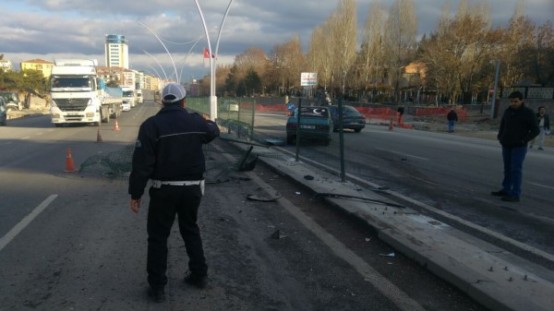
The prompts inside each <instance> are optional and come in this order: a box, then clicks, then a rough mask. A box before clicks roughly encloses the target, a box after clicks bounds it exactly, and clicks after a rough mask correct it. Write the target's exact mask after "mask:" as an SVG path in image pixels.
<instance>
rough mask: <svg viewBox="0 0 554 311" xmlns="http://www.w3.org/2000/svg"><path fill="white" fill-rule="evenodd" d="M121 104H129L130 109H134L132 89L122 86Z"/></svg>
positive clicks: (133, 92)
mask: <svg viewBox="0 0 554 311" xmlns="http://www.w3.org/2000/svg"><path fill="white" fill-rule="evenodd" d="M121 89H122V90H123V103H125V104H129V106H131V108H133V107H135V104H136V103H135V89H134V88H132V87H126V86H123V87H122V88H121Z"/></svg>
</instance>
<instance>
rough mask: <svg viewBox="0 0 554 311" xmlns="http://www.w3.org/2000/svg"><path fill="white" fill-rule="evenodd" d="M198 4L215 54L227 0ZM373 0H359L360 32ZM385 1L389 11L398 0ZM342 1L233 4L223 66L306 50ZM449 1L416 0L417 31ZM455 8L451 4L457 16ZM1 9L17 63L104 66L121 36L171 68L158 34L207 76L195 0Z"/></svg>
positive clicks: (505, 9) (544, 3)
mask: <svg viewBox="0 0 554 311" xmlns="http://www.w3.org/2000/svg"><path fill="white" fill-rule="evenodd" d="M483 1H484V0H483ZM516 1H517V0H510V1H506V0H488V3H489V6H490V8H491V16H492V20H493V25H505V24H506V23H507V22H508V20H509V18H510V17H511V15H512V14H513V12H514V10H515V7H516ZM199 2H200V4H201V6H202V9H203V12H204V17H205V20H206V23H207V24H208V27H209V28H208V30H209V35H210V37H211V43H212V48H213V49H215V43H216V39H217V34H218V32H219V26H220V24H221V21H222V18H223V16H224V13H225V9H226V8H227V5H228V4H229V0H210V1H199ZM371 2H372V0H357V1H356V4H357V8H358V25H359V30H360V32H361V30H362V28H363V25H364V24H365V22H366V17H367V14H368V10H369V5H370V3H371ZM380 2H381V3H382V5H383V6H384V7H386V8H388V7H389V6H390V4H391V3H392V2H393V0H381V1H380ZM479 2H480V1H477V0H474V1H470V3H479ZM337 3H338V2H337V1H329V0H325V1H323V0H301V1H299V0H279V1H260V0H234V1H233V3H232V6H231V9H230V11H229V15H228V17H227V19H226V21H225V25H224V28H223V32H222V36H221V41H220V51H219V55H218V56H219V57H218V62H219V63H220V64H221V63H232V62H233V60H234V57H235V56H236V55H237V54H240V53H242V52H244V51H245V50H246V49H248V48H250V47H260V48H262V49H263V50H264V51H266V52H267V53H269V52H270V51H271V50H272V48H273V47H274V46H275V45H277V44H282V43H284V42H286V41H288V40H290V39H291V38H292V37H294V36H299V37H300V39H301V42H302V44H303V47H304V48H307V47H308V44H309V40H310V36H311V33H312V31H313V30H314V29H315V27H317V26H318V25H320V24H322V23H323V22H324V21H325V20H326V19H327V18H328V17H329V16H330V15H331V14H332V12H333V11H334V10H335V9H336V7H337ZM444 3H445V2H444V1H439V0H417V1H415V0H414V6H415V8H416V15H417V16H418V31H419V33H420V34H422V33H429V32H431V31H432V30H433V29H435V27H436V25H437V23H438V17H439V16H440V14H441V12H442V6H443V4H444ZM458 3H459V1H455V0H452V1H451V5H450V8H451V10H452V11H455V10H456V8H457V5H458ZM553 3H554V1H552V0H527V1H526V6H525V7H526V15H527V16H529V17H532V19H533V20H534V21H535V22H536V23H538V24H542V23H544V22H545V21H546V20H548V19H550V18H551V17H550V15H551V12H553V11H554V4H553ZM0 10H1V11H2V12H3V17H2V19H0V53H3V54H5V57H6V58H10V59H11V60H12V62H14V63H18V62H20V61H22V60H26V59H29V58H30V57H32V58H43V59H47V60H53V59H54V58H56V57H58V56H59V55H63V56H64V57H68V56H69V57H89V58H91V57H94V58H98V60H99V63H101V64H103V63H104V61H103V60H104V40H105V35H106V34H122V35H124V36H125V37H126V38H127V40H128V44H129V50H130V63H131V64H132V66H137V67H138V68H135V69H139V70H146V69H148V68H149V67H156V66H157V64H156V63H155V62H153V60H152V58H151V57H149V56H147V55H146V54H145V51H146V52H148V53H150V54H152V55H155V56H156V57H157V58H158V59H159V61H160V63H162V64H163V66H167V68H166V69H167V70H168V71H169V70H170V69H171V68H172V64H171V61H170V60H169V58H168V57H167V53H166V51H165V49H164V48H163V46H162V45H161V44H160V42H159V40H158V39H157V38H156V36H155V35H154V34H153V33H155V34H156V35H157V36H158V37H159V38H160V39H161V40H162V41H163V42H164V44H165V45H166V47H167V48H168V50H169V51H170V52H171V53H172V54H174V59H176V60H179V61H180V62H183V63H186V67H187V70H188V71H191V72H193V71H194V72H195V75H199V74H202V73H207V71H206V70H205V68H203V67H202V63H203V62H204V60H203V58H202V50H203V49H204V48H205V47H207V45H208V44H207V41H206V39H205V30H204V28H203V25H202V22H201V19H200V16H199V14H198V10H197V7H196V4H195V1H194V0H186V1H182V0H149V1H136V0H133V1H131V0H111V1H109V2H106V1H93V0H86V1H85V0H3V1H2V3H1V4H0ZM143 24H144V25H146V26H143ZM195 43H196V45H195ZM191 49H192V50H191ZM189 51H190V55H188V54H189ZM187 55H188V56H187ZM185 60H186V61H185ZM171 70H172V69H171Z"/></svg>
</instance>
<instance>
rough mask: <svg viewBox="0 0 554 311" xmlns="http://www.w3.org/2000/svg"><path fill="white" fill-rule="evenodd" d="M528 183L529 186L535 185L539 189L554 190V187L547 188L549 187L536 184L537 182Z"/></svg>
mask: <svg viewBox="0 0 554 311" xmlns="http://www.w3.org/2000/svg"><path fill="white" fill-rule="evenodd" d="M527 183H528V184H531V185H533V186H537V187H542V188H546V189H552V190H554V187H551V186H547V185H544V184H539V183H536V182H527Z"/></svg>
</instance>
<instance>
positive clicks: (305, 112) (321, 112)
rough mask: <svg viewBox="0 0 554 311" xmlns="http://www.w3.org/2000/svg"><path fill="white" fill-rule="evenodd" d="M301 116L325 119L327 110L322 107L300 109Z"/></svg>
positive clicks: (327, 114)
mask: <svg viewBox="0 0 554 311" xmlns="http://www.w3.org/2000/svg"><path fill="white" fill-rule="evenodd" d="M301 116H303V117H316V118H318V117H319V118H327V117H328V116H329V110H328V109H327V108H324V107H302V108H301Z"/></svg>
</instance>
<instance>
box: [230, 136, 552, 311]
mask: <svg viewBox="0 0 554 311" xmlns="http://www.w3.org/2000/svg"><path fill="white" fill-rule="evenodd" d="M245 146H246V145H240V146H239V145H238V144H237V147H239V148H242V149H245ZM254 152H255V153H257V154H259V155H260V157H259V160H260V161H263V162H264V163H265V164H267V165H268V166H270V167H272V168H273V169H274V170H276V171H279V172H281V173H282V174H283V175H285V176H287V177H289V178H291V179H293V180H295V181H296V182H299V183H301V184H303V185H304V186H306V187H307V188H309V189H311V190H312V191H314V192H315V193H320V194H340V195H341V196H340V197H328V198H327V200H328V201H329V202H330V203H332V204H333V205H335V206H336V207H338V208H341V209H342V210H344V211H346V212H348V213H350V214H352V215H354V216H356V217H358V218H360V219H362V220H363V221H365V222H366V223H367V224H368V225H369V226H371V227H373V228H374V229H375V230H377V232H378V234H379V236H380V238H381V239H382V240H383V241H385V242H387V243H388V244H390V245H391V246H392V247H394V248H396V249H397V250H398V251H400V252H401V253H403V254H404V255H406V256H408V257H410V258H413V259H414V260H416V261H417V262H418V263H420V264H421V265H423V266H424V267H427V268H428V269H429V270H430V271H431V272H433V273H434V274H436V275H437V276H439V277H441V278H443V279H444V280H446V281H448V282H449V283H451V284H453V285H454V286H456V287H458V288H459V289H460V290H462V291H464V292H465V293H467V294H468V295H469V296H470V297H472V298H474V299H475V300H476V301H478V302H480V303H481V304H483V305H484V306H486V307H488V308H491V309H493V310H521V311H523V310H525V311H527V310H544V311H547V310H548V311H549V310H552V306H554V272H553V271H550V270H548V269H546V268H544V267H541V266H539V265H536V264H534V263H531V262H529V261H527V260H525V259H522V258H520V257H517V256H516V255H514V254H512V253H510V252H508V251H506V250H504V249H501V248H498V247H496V246H494V245H492V244H489V243H486V242H484V241H481V240H478V239H476V238H474V237H472V236H470V235H468V234H465V233H463V232H461V231H459V230H457V229H455V228H453V227H451V226H450V225H448V224H446V223H443V222H440V221H437V220H435V219H433V218H429V217H426V216H424V215H421V214H420V213H419V212H417V211H415V210H412V209H410V208H401V207H398V204H396V203H395V202H393V201H391V200H390V199H387V198H384V197H382V196H380V195H378V194H376V193H375V192H374V191H370V190H367V189H362V188H360V187H359V186H357V185H355V184H353V183H351V182H348V181H347V182H340V181H339V180H338V179H339V178H338V177H336V176H335V175H332V174H329V173H326V172H324V171H323V170H320V169H317V168H315V167H313V166H311V165H309V164H307V163H306V162H304V161H299V162H296V161H294V158H293V157H291V156H289V155H286V154H283V156H282V157H275V156H268V157H264V156H263V154H264V153H268V150H267V149H263V148H260V147H255V148H254ZM271 152H272V153H273V154H274V153H275V149H272V150H271ZM307 175H310V176H312V177H313V179H311V180H310V179H306V178H304V177H305V176H307ZM349 196H351V197H363V198H364V199H363V200H359V199H347V198H345V197H349Z"/></svg>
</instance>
